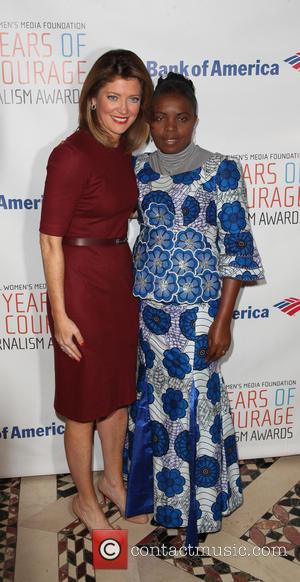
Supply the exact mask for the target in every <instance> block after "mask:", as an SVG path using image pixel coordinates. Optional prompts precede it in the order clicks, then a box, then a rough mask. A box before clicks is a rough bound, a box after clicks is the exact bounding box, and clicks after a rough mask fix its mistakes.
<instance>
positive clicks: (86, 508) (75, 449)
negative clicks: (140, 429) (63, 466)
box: [64, 419, 111, 530]
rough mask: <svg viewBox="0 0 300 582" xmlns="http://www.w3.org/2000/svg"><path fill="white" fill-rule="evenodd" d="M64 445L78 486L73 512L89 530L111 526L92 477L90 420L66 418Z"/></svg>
mask: <svg viewBox="0 0 300 582" xmlns="http://www.w3.org/2000/svg"><path fill="white" fill-rule="evenodd" d="M64 439H65V449H66V456H67V461H68V465H69V468H70V471H71V474H72V477H73V480H74V483H75V485H76V487H77V490H78V495H77V496H76V497H74V500H73V509H74V513H75V514H76V515H78V517H79V518H80V519H81V520H82V521H83V523H84V524H85V525H86V526H87V527H88V529H89V530H92V529H110V528H111V525H110V524H109V522H108V521H107V519H106V518H105V515H104V513H103V511H102V510H101V508H100V506H99V504H98V501H97V497H96V494H95V490H94V486H93V480H92V471H91V469H92V445H93V422H76V421H74V420H69V419H67V421H66V429H65V437H64Z"/></svg>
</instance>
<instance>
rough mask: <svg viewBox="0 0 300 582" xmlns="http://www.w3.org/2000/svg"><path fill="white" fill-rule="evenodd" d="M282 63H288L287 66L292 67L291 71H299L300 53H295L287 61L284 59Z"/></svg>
mask: <svg viewBox="0 0 300 582" xmlns="http://www.w3.org/2000/svg"><path fill="white" fill-rule="evenodd" d="M284 62H285V63H289V65H291V67H293V69H297V70H298V71H300V52H299V53H295V54H294V55H292V56H291V57H289V58H288V59H284Z"/></svg>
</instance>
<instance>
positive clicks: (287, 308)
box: [273, 297, 300, 315]
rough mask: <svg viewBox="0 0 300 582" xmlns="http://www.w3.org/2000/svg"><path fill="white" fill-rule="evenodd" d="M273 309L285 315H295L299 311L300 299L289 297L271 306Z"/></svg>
mask: <svg viewBox="0 0 300 582" xmlns="http://www.w3.org/2000/svg"><path fill="white" fill-rule="evenodd" d="M273 307H278V309H280V311H283V313H287V315H296V313H297V312H298V311H300V299H297V297H289V298H288V299H283V300H282V301H280V302H279V303H276V304H275V305H273Z"/></svg>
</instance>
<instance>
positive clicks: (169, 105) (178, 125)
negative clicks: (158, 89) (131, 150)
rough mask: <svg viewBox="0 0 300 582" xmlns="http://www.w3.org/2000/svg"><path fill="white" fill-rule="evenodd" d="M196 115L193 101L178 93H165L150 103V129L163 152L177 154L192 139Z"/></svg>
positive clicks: (157, 145)
mask: <svg viewBox="0 0 300 582" xmlns="http://www.w3.org/2000/svg"><path fill="white" fill-rule="evenodd" d="M196 121H197V116H196V113H195V108H194V105H193V103H192V102H191V101H190V99H188V98H187V97H185V96H184V95H181V94H180V93H165V94H162V95H159V96H158V97H156V98H154V100H153V103H152V110H151V118H150V131H151V135H152V138H153V141H154V143H155V145H156V147H157V148H158V149H159V150H160V151H161V152H163V153H164V154H177V153H179V152H181V151H182V150H184V149H185V148H186V147H187V146H188V145H189V144H190V143H191V141H192V136H193V131H194V127H195V123H196Z"/></svg>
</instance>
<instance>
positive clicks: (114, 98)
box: [92, 77, 142, 145]
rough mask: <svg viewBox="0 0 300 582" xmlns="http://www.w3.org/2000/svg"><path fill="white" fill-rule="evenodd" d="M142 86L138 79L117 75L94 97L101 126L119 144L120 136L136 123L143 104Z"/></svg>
mask: <svg viewBox="0 0 300 582" xmlns="http://www.w3.org/2000/svg"><path fill="white" fill-rule="evenodd" d="M141 96H142V88H141V83H140V81H139V80H138V79H134V78H129V79H123V78H122V77H116V78H115V79H113V81H110V82H109V83H106V85H104V87H101V89H99V91H98V93H97V95H96V96H95V97H93V98H92V105H93V106H96V113H97V118H98V121H99V124H100V126H101V127H102V128H103V129H104V131H105V132H106V133H107V134H108V135H109V136H110V138H111V139H112V141H113V143H114V144H116V145H117V144H118V143H119V140H120V136H121V135H122V134H123V133H125V131H126V130H127V129H128V128H129V127H130V126H131V125H132V124H133V123H134V121H135V120H136V118H137V116H138V114H139V110H140V106H141Z"/></svg>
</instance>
